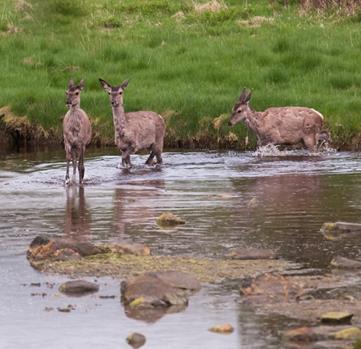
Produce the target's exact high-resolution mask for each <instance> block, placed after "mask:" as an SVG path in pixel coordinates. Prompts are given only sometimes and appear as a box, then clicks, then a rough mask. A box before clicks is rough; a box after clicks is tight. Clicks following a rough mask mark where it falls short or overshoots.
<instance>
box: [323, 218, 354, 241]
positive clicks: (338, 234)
mask: <svg viewBox="0 0 361 349" xmlns="http://www.w3.org/2000/svg"><path fill="white" fill-rule="evenodd" d="M321 233H322V235H323V236H324V237H325V239H327V240H330V241H334V240H340V239H343V238H347V237H353V236H360V235H361V224H359V223H348V222H336V223H324V224H323V225H322V227H321Z"/></svg>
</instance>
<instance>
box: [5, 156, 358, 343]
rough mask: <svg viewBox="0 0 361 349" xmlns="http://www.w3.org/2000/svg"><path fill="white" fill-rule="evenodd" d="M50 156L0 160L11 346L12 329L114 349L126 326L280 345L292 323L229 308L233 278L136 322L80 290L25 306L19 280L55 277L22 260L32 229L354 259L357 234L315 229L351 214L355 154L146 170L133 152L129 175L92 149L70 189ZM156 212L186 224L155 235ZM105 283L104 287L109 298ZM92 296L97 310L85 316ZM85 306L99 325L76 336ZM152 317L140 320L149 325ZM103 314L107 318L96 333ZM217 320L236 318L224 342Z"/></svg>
mask: <svg viewBox="0 0 361 349" xmlns="http://www.w3.org/2000/svg"><path fill="white" fill-rule="evenodd" d="M48 158H49V159H51V160H50V161H49V160H46V156H44V155H40V156H39V157H37V156H35V155H33V156H32V157H29V158H28V159H27V160H24V159H25V157H23V156H18V158H16V157H12V156H10V157H6V158H5V160H0V205H1V204H2V206H1V210H0V246H1V249H0V258H1V260H2V262H3V263H2V268H0V278H1V280H4V282H3V283H2V284H1V285H0V294H1V295H2V297H1V299H2V300H5V301H4V304H3V306H2V314H0V322H1V323H2V326H1V327H0V337H1V341H2V344H3V341H4V340H5V346H6V347H7V348H10V349H17V348H19V347H21V345H22V344H23V343H19V342H20V340H22V338H20V339H19V336H18V331H19V327H21V329H22V333H23V336H22V337H24V336H26V338H29V339H31V340H32V343H30V344H29V343H28V347H29V348H38V347H39V343H44V342H45V341H53V343H54V346H53V348H55V349H57V348H59V349H60V348H63V347H64V346H67V345H68V344H69V343H70V345H71V346H72V347H79V348H84V345H85V344H84V338H85V337H86V336H87V337H88V338H89V343H90V342H91V343H95V344H94V345H92V344H89V343H87V344H86V345H87V349H89V348H94V349H95V348H99V346H100V345H102V346H103V347H106V348H114V347H116V346H117V345H118V346H119V335H120V336H123V338H125V337H126V336H127V335H128V333H129V332H130V331H133V330H137V328H134V327H138V330H139V331H143V332H144V333H145V334H146V336H147V343H149V344H148V345H149V347H151V348H153V347H154V348H159V349H165V348H169V343H170V342H171V343H172V348H174V349H181V348H182V349H183V348H187V349H190V348H191V349H195V348H199V347H200V344H199V343H202V345H203V346H204V347H207V348H210V349H218V348H229V349H238V348H280V345H281V344H280V341H279V333H278V330H279V329H280V328H281V327H283V326H285V324H288V325H290V324H292V322H291V320H289V319H287V321H284V319H283V320H282V319H280V318H276V317H273V316H271V317H267V318H265V317H263V316H261V315H257V314H254V313H253V310H252V309H251V308H247V307H246V306H245V305H243V304H241V305H239V306H238V307H237V305H235V304H237V303H236V302H235V301H237V300H238V299H239V281H238V280H234V281H233V282H230V281H228V280H227V281H226V282H225V283H224V284H221V285H219V284H217V285H214V287H211V288H209V287H204V288H203V289H202V293H201V294H198V295H195V296H194V297H192V299H191V301H190V304H189V306H188V308H187V310H186V311H184V312H180V313H177V314H175V315H173V316H167V317H165V318H164V321H163V319H162V321H157V322H153V323H152V325H151V326H149V324H144V323H143V322H142V321H132V320H131V319H130V318H129V317H131V318H132V319H138V318H139V314H136V312H135V311H133V310H132V309H126V310H125V314H124V312H123V311H120V308H119V307H120V304H119V299H118V298H116V299H114V303H112V301H111V300H110V299H108V300H106V301H101V300H100V299H99V298H96V296H95V298H91V297H89V298H87V299H86V300H84V307H83V308H81V306H80V305H79V307H77V310H76V311H74V312H72V313H71V314H68V315H69V316H66V317H64V316H63V314H58V313H56V312H55V313H48V312H44V307H45V306H50V307H55V308H56V307H57V306H59V305H62V304H59V303H56V302H65V304H68V302H69V300H68V299H66V298H61V299H60V301H59V298H57V297H56V296H54V297H53V298H52V297H44V299H40V298H39V299H35V298H34V297H33V298H32V302H30V301H29V297H30V295H29V294H30V292H31V291H29V288H25V287H23V286H21V285H22V284H23V283H24V279H25V280H26V281H25V282H26V283H28V284H29V283H31V282H34V281H41V282H42V283H43V284H44V283H45V282H48V281H54V279H53V278H54V277H53V276H50V275H43V274H38V273H34V272H33V271H32V270H31V269H30V268H29V265H28V263H27V262H26V259H25V253H24V251H25V250H26V248H27V246H28V244H29V242H30V241H31V240H32V239H33V238H34V237H35V236H36V235H38V234H45V235H48V236H51V235H58V233H59V230H60V231H61V232H63V230H64V235H65V236H66V237H72V238H79V239H89V238H90V237H91V239H92V240H93V241H94V242H97V241H101V242H108V241H110V242H119V241H124V240H126V241H127V242H136V243H144V244H147V245H149V246H150V247H151V249H152V251H153V253H154V254H178V255H182V254H184V255H191V256H200V257H215V258H218V257H220V256H223V255H224V254H225V252H227V251H228V249H229V248H233V247H238V246H242V245H243V246H261V247H265V248H272V249H274V250H278V251H279V252H280V254H281V256H282V257H283V258H287V259H289V260H291V261H297V262H299V263H302V264H303V265H306V266H307V267H310V266H311V267H316V268H321V269H322V270H323V271H327V267H326V266H327V265H328V264H329V260H330V258H331V257H332V256H335V255H343V256H345V257H350V258H357V257H360V251H361V249H360V248H361V245H360V241H359V239H358V241H357V240H351V239H347V240H346V239H345V240H341V241H337V242H336V243H333V242H329V241H325V240H324V239H323V237H322V235H321V234H320V232H319V229H320V227H321V225H322V224H323V223H324V222H325V221H336V220H345V221H350V222H359V221H360V217H361V175H360V172H361V162H360V159H359V156H358V155H357V154H353V153H337V154H331V155H326V156H323V157H322V158H320V159H317V160H316V159H309V158H307V157H305V158H298V159H297V161H296V160H295V159H296V158H294V157H293V158H292V159H291V158H282V159H279V160H277V161H274V160H270V159H267V160H262V159H258V158H255V157H253V156H252V154H250V153H224V154H219V153H166V154H165V156H164V158H165V165H164V166H163V167H162V170H161V171H153V170H151V169H147V168H144V166H143V165H142V164H143V163H144V161H145V158H142V156H135V157H134V164H135V167H134V168H133V169H132V170H131V171H130V173H123V172H121V171H119V169H117V168H116V165H117V163H118V160H119V159H118V156H115V157H114V156H108V155H107V156H98V157H95V158H92V159H88V160H87V169H88V170H87V173H88V175H87V176H88V180H87V182H86V183H87V185H86V186H85V187H84V188H77V187H71V188H68V189H64V188H63V187H62V182H63V172H64V165H65V164H64V162H62V161H63V155H62V154H60V155H59V158H54V157H53V156H52V154H50V156H48ZM137 164H138V165H137ZM62 198H64V199H62ZM252 199H255V200H253V203H252V205H249V202H250V201H251V200H252ZM164 211H171V212H174V213H175V214H177V215H179V216H180V217H182V218H184V219H185V220H186V224H185V225H182V226H178V227H177V228H176V229H174V230H172V231H170V232H164V231H162V230H160V229H159V228H158V227H157V225H156V224H155V219H156V217H157V216H158V215H159V214H160V213H161V212H164ZM59 226H60V227H61V229H59ZM55 280H56V279H55ZM57 281H58V280H56V281H55V282H57ZM107 282H108V281H107ZM110 284H111V281H109V282H108V284H107V286H106V287H104V291H103V290H102V292H104V293H105V294H106V293H107V291H109V288H108V287H110ZM112 285H113V287H114V288H113V290H112V291H111V292H112V294H114V295H119V280H117V279H115V280H113V284H112ZM54 290H55V288H54ZM42 291H46V292H49V290H46V289H45V290H42ZM220 299H222V302H221V303H220ZM77 302H78V301H77ZM79 302H80V301H79ZM91 302H94V303H96V304H97V306H94V307H95V308H96V309H95V310H94V309H93V310H92V311H88V308H87V307H88V306H89V304H91ZM77 304H81V303H77ZM98 304H101V305H100V306H98ZM24 309H25V310H24ZM85 312H87V314H86V319H87V321H88V323H89V326H91V327H92V328H98V329H99V331H102V332H99V331H98V332H97V331H94V332H92V331H90V332H89V326H84V331H83V332H81V330H82V329H81V328H80V327H79V326H78V324H79V320H81V321H82V320H83V319H84V318H85V315H84V314H85ZM34 314H35V315H36V316H34ZM205 314H207V316H205ZM59 315H60V316H59ZM1 316H3V318H4V321H2V318H1ZM127 316H129V317H127ZM160 316H162V314H160V315H159V314H156V315H154V316H149V318H148V321H155V319H157V318H160ZM105 318H106V319H109V321H107V323H106V324H105V326H104V328H103V327H102V326H103V325H104V319H105ZM24 319H26V320H25V321H24ZM237 319H238V320H237ZM232 321H233V322H232ZM223 322H232V324H236V323H237V322H238V331H237V332H235V333H234V334H233V335H230V336H227V338H226V337H223V336H216V335H213V334H209V333H208V332H207V331H206V330H205V329H206V328H208V327H210V326H212V325H214V324H217V323H223ZM45 326H47V327H46V329H45V328H44V327H45ZM59 327H61V329H62V333H61V335H59ZM75 328H76V330H74V329H75ZM103 330H104V332H103ZM184 333H187V336H184ZM4 338H5V339H4ZM64 338H65V339H64ZM114 338H115V340H114ZM67 339H69V343H67V342H66V340H67ZM148 339H149V341H148ZM196 339H199V340H198V341H197V340H196ZM152 341H153V342H152Z"/></svg>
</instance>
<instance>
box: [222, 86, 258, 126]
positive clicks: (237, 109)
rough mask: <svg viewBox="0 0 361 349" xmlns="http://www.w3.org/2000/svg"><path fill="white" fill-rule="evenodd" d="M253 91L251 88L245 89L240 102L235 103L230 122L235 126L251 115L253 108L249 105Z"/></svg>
mask: <svg viewBox="0 0 361 349" xmlns="http://www.w3.org/2000/svg"><path fill="white" fill-rule="evenodd" d="M251 95H252V92H251V91H250V90H246V89H244V90H243V91H242V93H241V95H240V96H239V100H238V102H237V103H236V104H235V105H234V107H233V110H232V114H231V117H230V119H229V122H228V124H229V125H230V126H233V125H235V124H237V123H239V122H240V121H243V120H245V119H247V117H248V116H249V115H250V112H251V108H250V106H249V101H250V99H251Z"/></svg>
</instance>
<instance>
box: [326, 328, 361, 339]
mask: <svg viewBox="0 0 361 349" xmlns="http://www.w3.org/2000/svg"><path fill="white" fill-rule="evenodd" d="M332 337H333V338H335V339H340V340H348V339H352V340H354V339H359V338H361V329H359V328H358V327H349V328H345V329H343V330H341V331H337V332H334V333H332Z"/></svg>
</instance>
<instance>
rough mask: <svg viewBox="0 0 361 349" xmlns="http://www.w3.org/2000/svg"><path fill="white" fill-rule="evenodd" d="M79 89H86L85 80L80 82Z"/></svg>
mask: <svg viewBox="0 0 361 349" xmlns="http://www.w3.org/2000/svg"><path fill="white" fill-rule="evenodd" d="M78 87H79V89H80V90H83V89H84V80H83V79H81V80H80V82H79V85H78Z"/></svg>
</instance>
